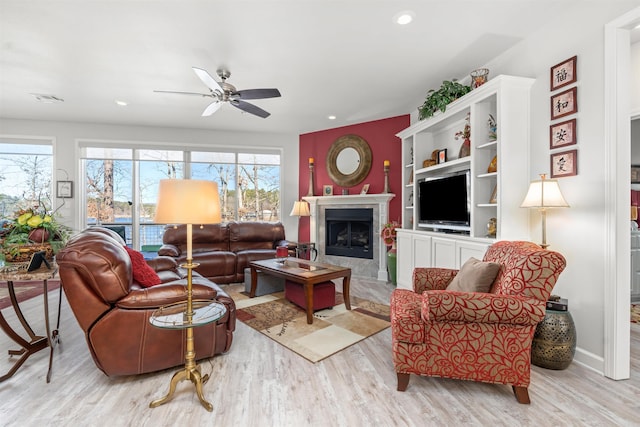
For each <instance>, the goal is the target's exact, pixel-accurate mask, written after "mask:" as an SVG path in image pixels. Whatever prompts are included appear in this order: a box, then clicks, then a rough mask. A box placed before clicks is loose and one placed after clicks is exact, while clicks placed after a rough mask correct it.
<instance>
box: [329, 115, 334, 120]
mask: <svg viewBox="0 0 640 427" xmlns="http://www.w3.org/2000/svg"><path fill="white" fill-rule="evenodd" d="M327 118H328V119H329V120H335V119H336V116H334V115H330V116H327Z"/></svg>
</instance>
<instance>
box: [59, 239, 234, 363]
mask: <svg viewBox="0 0 640 427" xmlns="http://www.w3.org/2000/svg"><path fill="white" fill-rule="evenodd" d="M56 261H57V264H58V266H59V274H60V280H61V284H62V288H63V289H64V292H65V295H66V297H67V300H68V301H69V305H70V306H71V309H72V310H73V313H74V315H75V317H76V319H77V321H78V323H79V324H80V327H81V328H82V330H83V331H84V332H85V337H86V340H87V344H88V346H89V350H90V351H91V355H92V356H93V360H94V362H95V363H96V365H97V366H98V368H100V369H101V370H102V371H103V372H104V373H105V374H106V375H108V376H117V375H133V374H142V373H146V372H154V371H158V370H162V369H167V368H171V367H174V366H178V365H181V364H183V363H184V360H185V359H184V357H185V339H186V331H185V330H176V329H161V328H157V327H155V326H152V325H151V324H150V323H149V318H150V317H151V314H152V313H153V312H154V311H155V310H156V309H158V308H159V307H161V306H165V305H169V304H173V303H178V302H182V301H185V300H186V275H187V271H186V270H185V269H182V268H179V267H178V265H177V263H176V261H175V260H174V259H172V258H169V257H158V258H156V259H154V260H150V261H148V262H147V263H148V264H149V265H151V267H152V268H153V269H154V270H156V272H157V274H158V276H159V277H160V279H161V281H162V283H161V284H159V285H156V286H152V287H150V288H143V287H141V286H140V285H139V284H138V283H136V282H135V281H134V280H133V276H132V266H131V259H130V257H129V254H128V253H127V251H126V250H125V249H124V241H123V240H122V238H121V237H120V236H118V234H117V233H115V232H113V231H111V230H108V229H105V228H101V227H91V228H88V229H86V230H84V231H82V232H80V233H79V234H77V235H75V236H74V237H72V238H71V239H70V240H69V242H68V243H67V245H65V247H64V248H63V249H62V250H61V251H60V252H58V254H57V255H56ZM193 276H194V277H193V281H192V283H193V299H194V300H196V299H199V300H202V299H204V300H212V301H214V300H217V301H218V302H220V303H222V304H224V305H225V306H226V308H227V313H226V314H225V315H224V316H223V317H222V318H221V319H219V320H218V321H217V322H213V323H210V324H207V325H203V326H198V327H195V328H193V331H194V341H195V352H196V359H198V360H199V359H203V358H208V357H212V356H213V355H216V354H220V353H225V352H227V351H228V350H229V348H230V347H231V342H232V340H233V331H234V330H235V322H236V312H235V304H234V302H233V300H232V299H231V298H230V297H229V296H228V295H227V294H226V293H225V292H224V291H222V290H221V289H220V288H219V287H218V286H217V285H216V284H215V283H212V282H211V281H209V280H207V279H205V278H203V277H201V276H200V275H199V274H197V270H196V271H194V274H193Z"/></svg>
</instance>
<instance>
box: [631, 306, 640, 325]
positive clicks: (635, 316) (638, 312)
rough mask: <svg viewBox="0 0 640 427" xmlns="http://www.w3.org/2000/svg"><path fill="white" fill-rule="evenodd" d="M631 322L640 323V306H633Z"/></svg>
mask: <svg viewBox="0 0 640 427" xmlns="http://www.w3.org/2000/svg"><path fill="white" fill-rule="evenodd" d="M631 322H633V323H640V304H631Z"/></svg>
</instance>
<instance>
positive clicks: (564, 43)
mask: <svg viewBox="0 0 640 427" xmlns="http://www.w3.org/2000/svg"><path fill="white" fill-rule="evenodd" d="M638 5H640V3H639V2H637V1H636V2H607V3H604V2H602V3H600V2H585V3H584V5H583V6H582V7H581V8H580V9H576V10H574V11H573V12H572V13H571V16H554V15H553V14H550V20H549V23H548V25H547V26H546V27H545V28H543V29H542V30H541V31H539V32H538V33H537V34H534V35H533V36H531V37H529V38H527V39H526V40H524V41H523V42H521V43H519V44H518V45H516V46H515V47H514V48H512V49H511V50H509V51H507V52H505V53H504V54H502V55H501V56H499V57H498V58H495V59H494V60H492V61H491V62H490V63H488V64H487V66H488V68H490V69H491V72H492V74H494V75H496V74H513V75H522V76H528V77H534V78H536V83H535V85H534V87H533V89H532V90H533V91H532V115H531V118H532V122H531V124H532V134H531V141H532V142H531V147H530V158H531V162H530V173H531V179H535V178H537V175H538V174H539V173H549V169H550V164H549V153H550V151H549V124H550V105H549V97H550V91H549V80H550V77H549V68H550V67H551V66H553V65H555V64H557V63H559V62H561V61H563V60H565V59H568V58H570V57H572V56H574V55H577V56H578V64H577V71H578V82H577V87H578V113H577V115H576V117H577V135H578V144H577V146H575V147H567V149H569V148H571V149H573V148H577V149H578V175H577V176H575V177H565V178H562V179H560V187H561V189H562V191H563V193H564V195H565V198H566V199H567V201H568V203H569V204H570V205H571V208H569V209H556V210H552V211H550V212H549V214H548V217H547V241H548V242H549V243H550V244H551V247H550V249H553V250H557V251H559V252H560V253H562V254H563V255H564V256H565V257H566V259H567V268H566V269H565V271H564V272H563V273H562V275H561V276H560V279H559V281H558V284H557V285H556V288H555V289H554V293H556V294H559V295H561V296H563V297H566V298H568V300H569V310H570V311H571V313H572V315H573V318H574V321H575V323H576V328H577V331H578V349H577V352H576V358H575V359H576V360H577V361H579V362H582V363H585V364H587V365H589V366H591V367H593V368H594V369H596V370H598V371H602V370H603V357H604V341H605V337H604V316H603V312H604V306H603V299H604V298H603V296H604V274H605V255H606V254H605V243H606V239H605V237H606V236H605V227H604V225H605V215H606V210H605V206H604V200H605V193H604V180H605V174H604V159H605V150H604V143H603V141H604V67H603V63H604V25H605V24H607V23H608V22H610V21H611V20H613V19H615V18H617V17H618V16H621V15H623V14H624V13H625V12H627V11H629V10H631V9H633V8H635V7H637V6H638ZM638 75H639V74H635V75H634V77H635V78H637V76H638ZM525 190H526V189H524V188H523V189H522V191H523V197H524V194H525ZM531 215H532V221H531V224H532V227H533V228H534V229H532V236H540V235H541V230H540V217H539V215H538V214H537V213H536V212H532V214H531Z"/></svg>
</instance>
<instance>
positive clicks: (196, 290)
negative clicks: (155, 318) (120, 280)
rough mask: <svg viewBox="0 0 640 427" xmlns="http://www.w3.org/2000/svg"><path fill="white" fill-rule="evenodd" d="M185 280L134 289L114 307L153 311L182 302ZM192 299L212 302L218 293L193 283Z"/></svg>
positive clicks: (184, 296) (184, 295) (205, 286)
mask: <svg viewBox="0 0 640 427" xmlns="http://www.w3.org/2000/svg"><path fill="white" fill-rule="evenodd" d="M185 285H186V280H178V281H175V282H169V283H162V284H160V285H155V286H152V287H150V288H141V289H134V290H132V291H131V292H129V294H128V295H126V296H125V297H123V298H122V299H120V300H118V301H117V302H116V306H117V307H119V308H123V309H126V310H133V309H136V310H137V309H153V308H160V307H162V306H165V305H169V304H175V303H179V302H184V301H186V299H187V293H186V286H185ZM192 291H193V299H194V300H197V299H204V300H214V299H216V296H217V295H218V292H217V291H216V290H215V289H214V288H212V287H211V286H207V285H202V284H199V283H193V286H192Z"/></svg>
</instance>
